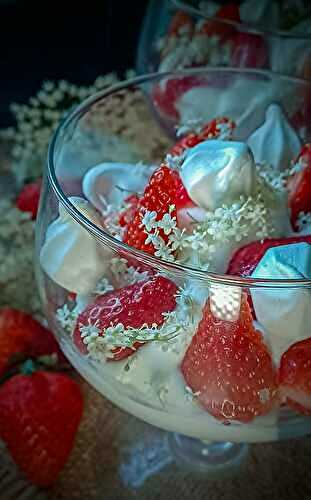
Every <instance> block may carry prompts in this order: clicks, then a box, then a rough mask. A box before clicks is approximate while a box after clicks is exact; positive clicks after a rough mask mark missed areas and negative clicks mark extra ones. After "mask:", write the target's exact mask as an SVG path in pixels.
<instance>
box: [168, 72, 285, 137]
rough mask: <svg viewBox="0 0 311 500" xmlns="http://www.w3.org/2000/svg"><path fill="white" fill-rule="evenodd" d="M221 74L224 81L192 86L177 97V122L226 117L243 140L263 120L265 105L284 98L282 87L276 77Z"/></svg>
mask: <svg viewBox="0 0 311 500" xmlns="http://www.w3.org/2000/svg"><path fill="white" fill-rule="evenodd" d="M227 78H228V82H227V81H226V75H225V74H224V82H222V81H221V80H220V81H219V82H218V81H217V80H216V78H215V82H213V80H212V78H211V82H210V83H209V84H206V86H204V87H203V86H201V87H200V86H197V87H194V88H192V89H190V90H188V91H187V92H185V93H184V94H182V96H181V97H180V98H179V99H178V100H177V102H176V105H175V107H176V109H177V110H178V111H179V114H180V123H181V124H186V123H188V122H192V121H194V120H196V121H198V120H202V121H203V123H205V122H208V121H210V120H213V119H214V118H215V117H220V116H229V117H230V118H231V119H232V120H234V121H235V123H236V125H237V127H236V129H235V132H234V133H235V138H236V140H242V141H243V140H246V139H247V137H248V136H249V134H250V133H251V132H252V131H253V130H255V129H256V128H257V127H259V126H260V125H261V123H262V122H263V121H264V115H265V109H266V107H267V106H268V105H269V104H270V103H271V102H272V101H274V100H275V99H278V100H280V98H281V97H282V98H286V93H287V92H286V90H287V89H285V88H280V84H279V82H278V80H277V79H276V80H275V81H264V80H259V79H258V80H254V79H251V78H249V77H247V76H245V77H241V76H239V77H234V76H233V75H230V83H229V75H228V76H227Z"/></svg>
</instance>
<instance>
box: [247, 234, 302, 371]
mask: <svg viewBox="0 0 311 500" xmlns="http://www.w3.org/2000/svg"><path fill="white" fill-rule="evenodd" d="M252 277H254V278H270V279H271V278H273V279H284V280H286V279H301V278H309V279H310V278H311V246H310V245H308V244H307V243H297V244H292V245H284V246H280V247H275V248H270V249H269V250H267V252H266V253H265V255H264V256H263V258H262V259H261V261H260V262H259V264H258V265H257V267H256V269H255V271H254V272H253V274H252ZM251 294H252V299H253V304H254V308H255V312H256V316H257V320H258V322H259V323H260V324H261V325H262V327H263V329H264V331H265V335H266V338H267V339H268V342H269V344H270V347H271V350H272V354H273V359H274V361H275V363H276V364H278V363H279V361H280V357H281V356H282V354H283V352H285V351H286V350H287V349H288V348H289V347H290V345H292V344H294V343H295V342H298V341H299V340H303V339H306V338H308V337H310V335H311V334H310V325H311V289H310V290H308V289H301V288H293V289H290V288H278V289H277V288H274V289H273V288H259V289H256V288H254V289H253V290H251Z"/></svg>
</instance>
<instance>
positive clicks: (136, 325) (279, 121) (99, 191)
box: [36, 68, 311, 474]
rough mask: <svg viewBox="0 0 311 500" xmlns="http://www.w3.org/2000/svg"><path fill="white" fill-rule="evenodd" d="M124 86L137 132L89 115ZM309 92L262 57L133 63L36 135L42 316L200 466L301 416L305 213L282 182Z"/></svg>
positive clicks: (302, 423) (303, 125) (291, 176)
mask: <svg viewBox="0 0 311 500" xmlns="http://www.w3.org/2000/svg"><path fill="white" fill-rule="evenodd" d="M168 89H169V91H168ZM125 93H130V94H131V95H133V96H136V97H135V98H137V99H138V96H139V99H140V100H141V101H143V102H144V106H145V112H144V114H143V115H142V116H144V119H145V120H146V123H145V128H144V133H145V134H146V140H145V143H144V140H143V138H142V137H139V138H137V136H136V137H135V136H134V135H133V134H131V133H124V129H122V127H119V128H118V129H117V130H116V129H113V127H111V126H109V123H107V122H106V114H105V113H104V111H103V110H105V109H106V108H105V106H106V105H107V103H108V102H109V100H111V99H114V100H118V99H120V100H121V99H122V96H124V94H125ZM309 99H310V88H309V85H308V83H307V82H305V81H302V80H298V79H294V78H290V77H282V76H278V75H275V74H273V73H270V72H267V71H261V70H237V69H232V68H227V69H220V68H214V69H213V68H210V69H207V70H189V71H183V72H179V73H174V74H170V73H167V74H154V75H147V76H143V77H139V78H136V79H132V80H129V81H126V82H124V83H121V84H118V85H115V86H113V87H111V89H109V90H106V91H104V92H100V93H98V94H96V95H94V96H93V97H91V98H89V99H87V100H86V101H85V102H83V103H82V104H81V105H80V106H79V107H78V108H76V109H74V110H73V111H72V112H71V113H70V114H69V115H68V116H67V117H66V118H65V119H64V120H63V122H62V123H61V124H60V125H59V127H58V129H57V131H56V133H55V135H54V137H53V138H52V141H51V144H50V148H49V153H48V163H47V168H46V170H45V174H44V182H43V187H42V194H41V202H40V210H39V216H38V222H37V230H36V274H37V281H38V286H39V290H40V295H41V299H42V303H43V307H44V310H45V315H46V318H47V320H48V323H49V326H50V328H51V329H52V330H53V332H54V333H55V335H56V337H57V339H58V341H59V343H60V345H61V347H62V349H63V351H64V353H65V354H66V356H67V357H68V359H69V360H70V361H71V363H72V364H73V366H74V367H75V368H76V369H77V370H78V371H79V372H80V373H81V375H82V376H83V377H85V379H86V380H87V381H88V382H89V383H90V384H91V385H93V386H94V387H95V388H96V389H97V390H98V391H99V392H100V393H101V394H102V395H103V396H104V397H106V398H108V399H109V400H111V401H112V402H113V403H115V404H116V405H117V406H119V407H120V408H122V409H123V410H125V411H127V412H129V413H131V414H133V415H135V416H136V417H138V418H140V419H142V420H144V421H146V422H148V423H150V424H152V425H155V426H157V427H160V428H162V429H165V430H167V431H169V432H170V434H169V441H170V444H171V449H172V450H173V452H174V454H175V456H176V457H178V459H179V460H180V461H182V462H184V463H187V464H188V465H191V466H192V467H193V468H195V469H197V470H198V469H199V470H204V471H207V472H209V473H211V474H214V473H218V472H223V471H224V469H227V468H230V467H233V466H234V465H237V464H239V463H240V462H241V461H242V460H244V458H245V456H246V450H247V444H246V443H254V442H267V441H273V440H279V439H283V438H290V437H297V436H303V435H305V434H306V433H308V432H309V431H310V429H311V426H310V422H311V420H310V414H311V404H310V394H311V391H310V384H311V368H310V365H311V350H310V342H309V341H310V337H311V333H310V332H308V324H309V325H310V317H309V315H310V310H311V308H310V306H311V300H310V297H311V260H310V255H309V249H310V248H311V247H310V245H309V243H311V236H310V237H309V234H311V230H310V233H309V232H308V231H309V229H308V227H309V228H310V219H309V218H308V213H307V209H306V207H304V210H303V211H299V212H298V211H297V210H296V209H297V199H296V198H295V193H294V194H293V189H294V188H293V184H295V186H296V184H297V182H298V181H299V179H298V181H297V179H296V176H297V173H298V174H299V175H300V174H301V172H302V171H303V169H307V167H308V165H307V166H306V163H305V162H306V158H307V160H308V154H309V153H308V146H305V144H306V143H307V142H308V139H309V138H310V124H309V123H310V121H308V117H309V116H310V104H309ZM125 120H126V122H127V123H129V121H130V120H129V118H128V117H127V118H126V119H125ZM308 124H309V125H308ZM151 125H152V128H150V127H151ZM141 130H143V129H141ZM150 130H152V133H153V134H155V133H156V134H158V135H159V137H161V141H162V142H161V141H159V144H162V150H161V151H159V148H158V149H157V150H156V149H155V148H153V149H152V147H151V146H150V151H148V147H147V146H146V144H148V134H149V133H150ZM149 139H150V138H149ZM139 143H140V144H142V143H144V148H143V150H144V153H142V152H141V151H142V149H141V148H140V144H139ZM150 144H151V142H150ZM164 145H165V146H164ZM306 147H307V153H306ZM301 151H302V152H301ZM310 158H311V156H310ZM302 160H303V161H302ZM297 165H298V167H299V168H298V167H297ZM189 167H190V168H189ZM294 181H295V182H294ZM293 200H294V201H293ZM299 200H300V198H299ZM299 200H298V201H299ZM299 202H300V201H299ZM308 224H309V226H308ZM308 322H309V323H308Z"/></svg>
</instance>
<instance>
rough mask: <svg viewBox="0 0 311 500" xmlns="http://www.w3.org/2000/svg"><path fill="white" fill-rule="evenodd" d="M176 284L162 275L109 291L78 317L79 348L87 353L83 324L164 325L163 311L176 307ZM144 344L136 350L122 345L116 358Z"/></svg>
mask: <svg viewBox="0 0 311 500" xmlns="http://www.w3.org/2000/svg"><path fill="white" fill-rule="evenodd" d="M176 291H177V287H176V285H175V284H174V283H173V282H172V281H170V280H168V279H166V278H162V277H159V276H158V277H155V278H153V279H150V280H148V281H141V282H139V283H135V284H134V285H129V286H126V287H124V288H120V289H119V290H115V291H113V292H108V293H106V294H105V295H103V296H101V297H99V298H98V299H97V300H96V301H95V302H94V303H93V304H90V305H89V306H88V307H87V308H86V309H85V310H84V311H83V312H82V313H81V314H80V315H79V317H78V319H77V324H76V327H75V331H74V334H73V340H74V343H75V345H76V346H77V347H78V349H79V350H80V351H81V352H82V353H84V354H86V353H87V348H86V345H85V344H84V343H83V339H82V338H81V332H80V326H81V325H85V326H86V325H89V324H95V323H96V326H97V327H98V328H99V329H100V330H102V329H104V328H108V327H109V326H111V325H117V324H118V323H122V324H123V325H124V326H125V327H129V326H131V327H133V328H140V327H141V326H142V325H143V324H147V325H149V326H151V325H152V324H153V323H157V324H158V325H161V324H162V323H163V322H164V317H163V313H165V312H170V311H173V310H174V309H175V306H176V299H175V294H176ZM142 345H143V344H142V343H139V342H137V343H136V344H134V346H133V349H131V348H129V347H118V348H116V349H114V350H113V351H112V353H113V357H112V358H111V359H112V360H113V361H119V360H121V359H124V358H126V357H128V356H130V355H131V354H133V353H134V352H135V350H136V349H138V348H139V347H141V346H142Z"/></svg>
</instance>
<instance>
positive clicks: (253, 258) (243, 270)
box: [227, 235, 311, 277]
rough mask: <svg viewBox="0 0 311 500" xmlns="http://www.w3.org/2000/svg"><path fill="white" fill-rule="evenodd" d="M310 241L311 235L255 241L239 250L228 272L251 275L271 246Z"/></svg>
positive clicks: (234, 255) (236, 274) (237, 274)
mask: <svg viewBox="0 0 311 500" xmlns="http://www.w3.org/2000/svg"><path fill="white" fill-rule="evenodd" d="M303 242H304V243H309V244H310V245H311V235H310V236H307V235H303V236H292V237H290V238H279V239H278V238H271V239H266V240H263V241H262V242H261V241H253V242H252V243H249V244H248V245H245V246H244V247H241V248H239V250H237V251H236V252H235V253H234V254H233V256H232V258H231V260H230V262H229V265H228V269H227V274H231V275H234V276H243V277H246V276H250V275H251V274H252V272H253V271H254V270H255V268H256V266H257V264H258V263H259V261H260V260H261V259H262V257H263V256H264V254H265V253H266V251H267V250H268V249H269V248H273V247H280V246H283V245H292V244H294V243H303Z"/></svg>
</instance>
